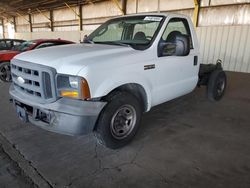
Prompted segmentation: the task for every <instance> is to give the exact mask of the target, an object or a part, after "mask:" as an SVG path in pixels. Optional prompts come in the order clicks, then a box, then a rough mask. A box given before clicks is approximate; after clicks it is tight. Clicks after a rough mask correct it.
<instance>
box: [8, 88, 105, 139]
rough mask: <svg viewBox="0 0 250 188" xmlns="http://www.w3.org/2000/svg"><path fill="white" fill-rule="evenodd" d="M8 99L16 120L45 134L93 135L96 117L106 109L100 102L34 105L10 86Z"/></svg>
mask: <svg viewBox="0 0 250 188" xmlns="http://www.w3.org/2000/svg"><path fill="white" fill-rule="evenodd" d="M9 93H10V96H11V98H12V100H13V104H14V107H15V108H16V111H17V114H18V116H19V117H20V118H21V119H22V120H24V121H26V122H31V123H32V124H34V125H36V126H39V127H41V128H43V129H46V130H48V131H52V132H56V133H61V134H66V135H82V134H87V133H90V132H92V131H93V129H94V126H95V123H96V120H97V118H98V115H99V113H100V112H101V110H102V109H103V107H104V106H105V105H106V103H105V102H100V101H81V100H74V99H67V98H61V99H58V100H57V101H55V102H53V103H45V104H41V103H37V102H35V101H31V100H30V99H29V98H28V96H27V95H25V94H23V93H21V92H20V91H17V90H15V88H14V87H13V85H11V86H10V90H9Z"/></svg>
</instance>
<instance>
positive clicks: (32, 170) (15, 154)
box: [0, 133, 53, 188]
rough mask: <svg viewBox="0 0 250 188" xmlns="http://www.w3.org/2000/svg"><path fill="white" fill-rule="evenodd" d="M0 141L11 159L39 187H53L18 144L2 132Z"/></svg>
mask: <svg viewBox="0 0 250 188" xmlns="http://www.w3.org/2000/svg"><path fill="white" fill-rule="evenodd" d="M0 142H1V143H2V147H3V150H4V152H5V153H6V154H7V155H8V156H9V157H10V158H11V160H13V161H14V162H16V164H17V165H18V167H19V168H20V169H21V170H22V171H23V173H24V174H25V175H26V176H27V177H29V178H30V179H31V180H32V182H33V183H34V184H35V185H37V186H38V187H45V188H46V187H48V188H53V185H52V184H51V183H50V182H49V181H48V180H46V178H45V177H43V175H42V174H41V173H40V172H39V170H38V169H37V168H36V167H34V166H33V165H32V162H31V161H29V160H27V159H26V158H25V156H24V155H23V154H22V153H21V152H20V151H19V150H18V149H17V148H16V145H15V144H12V143H11V142H10V141H9V140H8V139H7V138H6V137H5V136H4V135H3V134H2V133H0Z"/></svg>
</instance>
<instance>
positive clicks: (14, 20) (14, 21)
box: [13, 16, 16, 32]
mask: <svg viewBox="0 0 250 188" xmlns="http://www.w3.org/2000/svg"><path fill="white" fill-rule="evenodd" d="M13 25H14V31H15V32H16V17H15V16H13Z"/></svg>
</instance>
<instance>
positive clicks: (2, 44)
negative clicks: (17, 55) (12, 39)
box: [0, 41, 6, 49]
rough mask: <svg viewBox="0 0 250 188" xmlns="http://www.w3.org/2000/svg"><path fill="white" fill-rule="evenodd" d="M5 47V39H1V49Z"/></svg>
mask: <svg viewBox="0 0 250 188" xmlns="http://www.w3.org/2000/svg"><path fill="white" fill-rule="evenodd" d="M5 48H6V43H5V41H0V49H5Z"/></svg>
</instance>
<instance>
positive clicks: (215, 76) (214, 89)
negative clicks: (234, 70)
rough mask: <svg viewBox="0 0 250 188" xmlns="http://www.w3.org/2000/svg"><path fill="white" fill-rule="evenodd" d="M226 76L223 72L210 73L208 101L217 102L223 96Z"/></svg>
mask: <svg viewBox="0 0 250 188" xmlns="http://www.w3.org/2000/svg"><path fill="white" fill-rule="evenodd" d="M226 86H227V76H226V73H225V72H224V71H223V70H215V71H213V72H212V73H211V75H210V77H209V80H208V85H207V96H208V99H209V100H210V101H219V100H220V99H221V98H222V97H223V96H224V94H225V90H226Z"/></svg>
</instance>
